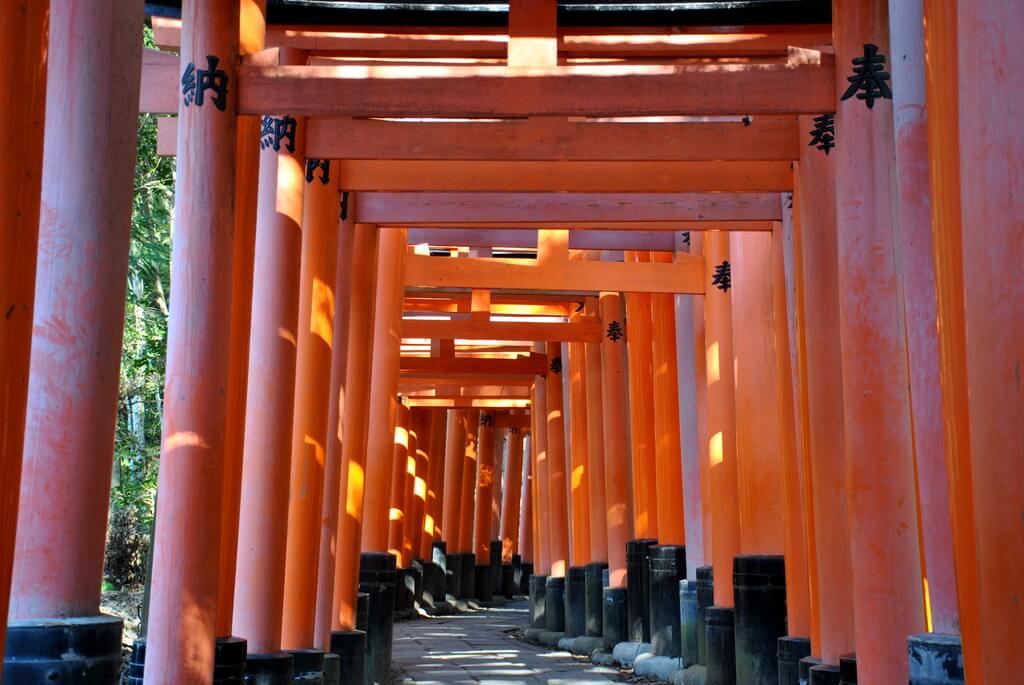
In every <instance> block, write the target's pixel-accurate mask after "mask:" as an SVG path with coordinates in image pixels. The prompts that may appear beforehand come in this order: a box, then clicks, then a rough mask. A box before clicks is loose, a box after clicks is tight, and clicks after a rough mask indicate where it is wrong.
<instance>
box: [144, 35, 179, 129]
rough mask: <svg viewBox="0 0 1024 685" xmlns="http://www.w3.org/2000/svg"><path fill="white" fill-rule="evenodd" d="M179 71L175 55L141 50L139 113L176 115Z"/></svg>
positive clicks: (149, 49) (146, 49)
mask: <svg viewBox="0 0 1024 685" xmlns="http://www.w3.org/2000/svg"><path fill="white" fill-rule="evenodd" d="M180 70H181V64H180V62H179V58H178V56H177V55H172V54H171V53H169V52H160V51H159V50H153V49H151V48H143V49H142V84H141V88H140V89H139V111H140V112H150V113H154V114H177V113H178V98H179V97H181V91H180V90H178V79H179V78H180V74H179V71H180ZM175 121H177V120H175ZM172 149H173V147H172Z"/></svg>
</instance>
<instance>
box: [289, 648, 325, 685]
mask: <svg viewBox="0 0 1024 685" xmlns="http://www.w3.org/2000/svg"><path fill="white" fill-rule="evenodd" d="M288 653H289V654H291V655H292V680H293V681H294V682H298V683H302V685H307V684H308V685H323V682H324V652H323V650H320V649H289V650H288Z"/></svg>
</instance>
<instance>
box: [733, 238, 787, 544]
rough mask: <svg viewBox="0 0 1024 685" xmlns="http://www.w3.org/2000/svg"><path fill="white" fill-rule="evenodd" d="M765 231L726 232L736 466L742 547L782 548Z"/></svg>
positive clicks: (768, 254) (768, 247) (777, 424)
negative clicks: (729, 282) (734, 398)
mask: <svg viewBox="0 0 1024 685" xmlns="http://www.w3.org/2000/svg"><path fill="white" fill-rule="evenodd" d="M771 240H772V236H771V233H766V232H760V233H757V232H752V231H751V232H742V233H741V232H734V233H730V234H729V254H730V256H731V258H730V260H729V262H730V264H731V265H732V289H731V290H730V291H729V293H730V294H731V296H732V329H733V354H734V360H735V361H734V368H735V370H736V465H737V468H738V471H737V475H738V481H737V482H738V485H739V493H740V499H739V511H740V548H741V549H742V551H743V554H780V553H782V552H783V548H784V544H783V539H784V536H785V530H784V526H783V518H784V515H783V496H782V494H783V493H782V478H781V476H782V458H781V453H780V447H779V441H780V437H781V436H780V431H781V428H780V417H779V411H778V404H777V402H775V401H773V399H774V398H776V397H777V395H778V377H777V375H776V368H775V364H776V358H775V330H774V329H775V319H774V303H773V300H772V288H773V282H772V278H771Z"/></svg>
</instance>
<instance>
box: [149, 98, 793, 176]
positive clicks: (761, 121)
mask: <svg viewBox="0 0 1024 685" xmlns="http://www.w3.org/2000/svg"><path fill="white" fill-rule="evenodd" d="M748 121H749V123H748V124H744V123H742V122H739V121H735V122H721V121H718V122H700V121H697V122H695V121H690V122H677V121H667V122H658V123H649V122H631V123H619V122H596V121H569V120H567V119H548V118H543V119H519V120H505V121H493V122H479V121H460V122H414V121H392V120H380V119H342V118H336V117H320V118H311V119H309V120H308V123H307V126H306V154H307V156H309V157H315V158H318V159H337V160H512V161H556V160H576V161H637V160H647V161H653V162H658V161H663V162H667V161H677V162H699V161H712V160H714V161H744V160H750V161H777V160H794V159H797V157H798V156H799V153H800V136H799V132H798V130H797V126H796V118H795V117H790V116H761V117H754V118H753V119H748ZM177 130H178V120H177V118H176V117H164V118H161V119H160V120H159V121H158V122H157V153H158V154H161V155H174V154H175V151H176V141H177ZM346 183H348V181H346ZM352 189H353V190H354V189H355V188H352Z"/></svg>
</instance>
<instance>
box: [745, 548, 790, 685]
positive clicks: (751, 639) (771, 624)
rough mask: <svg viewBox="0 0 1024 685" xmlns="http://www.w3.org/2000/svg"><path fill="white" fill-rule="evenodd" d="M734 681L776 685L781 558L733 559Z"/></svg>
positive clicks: (781, 625)
mask: <svg viewBox="0 0 1024 685" xmlns="http://www.w3.org/2000/svg"><path fill="white" fill-rule="evenodd" d="M732 569H733V570H732V578H733V602H734V603H733V606H735V608H736V611H735V614H736V615H735V619H736V624H735V639H736V680H737V682H740V683H743V684H744V685H778V682H779V654H778V648H779V638H781V637H784V636H785V635H786V565H785V561H784V560H783V557H782V555H741V556H738V557H736V558H735V559H733V565H732Z"/></svg>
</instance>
